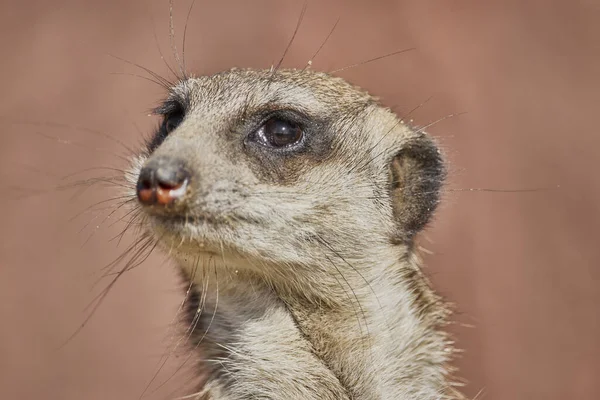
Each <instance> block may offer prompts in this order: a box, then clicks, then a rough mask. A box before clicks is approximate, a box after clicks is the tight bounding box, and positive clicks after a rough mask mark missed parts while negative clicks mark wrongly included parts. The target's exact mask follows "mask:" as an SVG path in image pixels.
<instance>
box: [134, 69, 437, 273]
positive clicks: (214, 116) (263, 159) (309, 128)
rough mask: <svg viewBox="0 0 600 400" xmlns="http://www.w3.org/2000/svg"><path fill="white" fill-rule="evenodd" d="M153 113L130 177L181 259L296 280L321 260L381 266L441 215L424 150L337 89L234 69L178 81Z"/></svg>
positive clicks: (314, 76)
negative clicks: (332, 256)
mask: <svg viewBox="0 0 600 400" xmlns="http://www.w3.org/2000/svg"><path fill="white" fill-rule="evenodd" d="M156 112H157V113H158V114H160V115H162V118H163V120H162V123H161V125H160V127H159V129H158V130H157V132H156V133H155V135H154V136H153V137H152V139H151V140H150V141H149V142H148V145H147V149H146V150H145V151H144V152H143V153H142V154H141V155H140V156H139V157H138V159H137V160H136V161H135V163H134V174H133V175H134V176H136V177H137V182H135V185H136V192H137V197H138V199H139V203H140V205H141V207H142V208H143V210H144V213H145V215H146V220H147V221H148V224H147V225H148V226H149V228H150V229H151V230H152V232H153V233H154V234H155V235H156V236H157V238H158V239H159V240H160V241H161V242H162V243H163V244H164V245H165V246H166V247H167V248H168V249H169V250H170V251H171V252H172V254H173V255H175V256H176V257H178V258H181V259H194V258H195V257H212V258H214V260H215V261H216V262H220V261H223V262H224V264H227V265H230V266H235V268H236V269H237V268H242V267H247V268H258V269H264V268H267V269H268V268H276V267H279V268H280V267H281V266H294V267H296V271H297V270H299V269H300V268H301V267H309V265H306V264H312V265H314V264H318V263H319V261H323V260H325V259H326V258H327V252H328V251H335V252H339V253H340V254H343V256H344V257H349V258H350V259H353V260H356V259H360V258H369V257H371V256H373V257H375V255H376V254H381V251H380V250H381V248H382V247H387V248H389V247H390V246H392V245H393V243H398V242H399V241H401V242H402V241H410V239H411V238H412V236H413V235H414V233H416V232H417V231H418V230H420V229H421V228H422V226H423V225H424V224H425V223H426V222H427V219H428V218H429V216H430V214H431V212H432V211H433V209H434V208H435V204H437V193H438V189H439V185H440V182H441V179H442V177H443V168H442V164H441V160H440V157H439V153H438V151H437V149H436V148H435V146H434V145H433V144H432V142H431V141H430V140H429V139H428V138H427V137H426V136H425V135H424V134H422V133H420V132H416V131H414V130H412V129H411V128H409V127H408V126H406V125H404V124H403V123H402V122H400V121H399V120H398V119H397V118H396V117H395V116H394V114H393V113H391V112H390V111H389V110H387V109H385V108H383V107H381V106H379V105H378V104H377V102H376V101H375V100H374V99H373V98H372V97H370V96H369V95H368V94H366V93H365V92H363V91H361V90H359V89H357V88H355V87H353V86H351V85H350V84H348V83H346V82H345V81H343V80H342V79H340V78H335V77H331V76H329V75H326V74H322V73H316V72H311V71H300V70H283V71H276V72H273V71H255V70H231V71H227V72H223V73H220V74H217V75H213V76H210V77H199V78H189V79H187V80H184V81H182V82H180V83H179V84H178V85H176V86H175V87H173V88H172V90H171V91H170V95H169V97H168V98H167V100H166V101H165V102H164V104H163V105H162V106H160V107H159V108H158V109H157V110H156ZM324 249H328V250H327V251H324ZM274 273H281V271H274Z"/></svg>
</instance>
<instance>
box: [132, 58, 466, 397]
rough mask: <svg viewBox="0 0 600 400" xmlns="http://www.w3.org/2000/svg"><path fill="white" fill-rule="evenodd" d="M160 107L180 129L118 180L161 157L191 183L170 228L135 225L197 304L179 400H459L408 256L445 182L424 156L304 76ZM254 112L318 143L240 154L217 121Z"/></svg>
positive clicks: (257, 76) (375, 111)
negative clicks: (177, 271)
mask: <svg viewBox="0 0 600 400" xmlns="http://www.w3.org/2000/svg"><path fill="white" fill-rule="evenodd" d="M171 97H173V98H185V99H186V101H187V105H186V113H185V118H184V120H183V122H182V123H181V124H180V125H179V126H178V127H177V128H176V129H175V130H174V131H173V132H171V133H170V135H169V136H168V137H167V138H166V140H165V141H164V142H163V143H161V144H160V145H159V146H158V147H157V148H156V149H155V150H154V151H153V152H152V154H149V152H143V153H142V154H141V155H140V156H139V157H138V159H136V160H135V161H134V163H133V166H132V174H131V175H132V176H137V175H138V174H139V170H140V168H141V167H142V166H143V165H144V164H145V163H146V162H147V160H148V159H151V158H152V157H172V156H176V157H178V158H180V159H183V160H185V161H186V163H187V164H188V165H189V167H190V168H191V169H192V170H193V171H194V173H195V174H196V175H195V178H193V179H192V181H191V182H190V189H189V194H188V196H187V197H186V198H185V199H184V202H183V203H182V205H181V207H183V208H182V209H181V210H180V211H178V213H179V214H177V215H178V219H175V218H172V215H157V214H155V213H153V212H152V210H147V211H148V212H147V213H146V214H145V217H144V223H145V225H146V226H147V228H148V230H149V231H150V232H152V233H153V234H154V235H155V236H156V237H157V238H159V239H160V242H161V244H162V246H163V248H165V250H166V251H168V252H169V254H170V255H171V256H172V258H173V259H174V260H176V262H177V263H178V264H179V265H180V266H181V268H182V271H183V272H184V275H185V276H186V278H187V279H188V280H190V281H191V282H192V283H193V285H194V290H195V291H196V292H197V293H198V294H199V297H198V304H197V306H196V309H197V312H196V313H194V312H192V314H194V315H193V316H192V323H194V322H195V323H196V325H194V326H195V327H196V332H195V334H194V335H195V340H196V343H197V346H196V347H197V351H198V354H199V358H200V360H201V366H200V368H201V370H202V371H203V372H204V377H205V378H204V382H203V385H202V387H201V388H199V391H198V393H197V395H195V396H194V397H190V398H199V399H200V398H201V399H214V400H224V399H227V400H238V399H248V398H260V399H282V400H291V399H315V400H316V399H357V400H358V399H360V400H375V399H400V400H408V399H419V400H428V399H431V400H433V399H459V398H462V397H461V396H460V395H459V394H458V392H456V391H455V389H454V388H453V385H452V383H451V380H450V370H449V367H448V363H449V361H450V359H451V357H452V354H453V349H452V346H451V344H450V342H449V341H448V338H447V335H446V334H445V333H444V331H443V327H444V325H445V324H446V319H447V315H448V311H447V309H446V307H445V306H444V304H443V303H442V301H441V300H440V299H439V298H438V297H437V296H436V295H435V294H434V292H433V291H432V290H431V289H430V287H429V284H428V281H427V280H426V278H425V277H424V276H423V275H422V273H421V271H420V268H419V264H420V262H419V259H418V257H417V255H416V254H415V252H414V250H413V247H414V246H413V241H414V235H415V234H416V233H417V232H418V231H419V230H420V229H421V228H422V227H423V225H424V224H425V223H426V222H427V220H428V219H429V216H430V214H431V213H432V212H433V209H434V208H435V205H436V204H437V199H438V196H437V190H438V189H439V187H438V184H439V183H441V180H442V179H443V170H442V169H440V168H441V167H440V166H438V165H437V164H435V163H437V162H439V160H440V158H439V153H438V152H437V149H436V148H435V147H434V145H433V142H431V140H430V139H429V138H427V137H426V136H425V135H424V133H422V132H420V131H418V130H415V129H413V128H411V127H410V126H408V125H406V124H405V123H403V122H402V121H399V120H398V118H397V117H396V116H395V115H394V114H393V113H392V112H391V111H390V110H388V109H386V108H384V107H382V106H380V105H379V104H378V102H377V101H376V99H374V98H372V97H371V96H369V95H368V94H367V93H365V92H363V91H361V90H360V89H358V88H356V87H353V86H351V85H349V84H348V83H346V82H345V81H343V80H342V79H340V78H336V77H332V76H329V75H327V74H322V73H316V72H312V71H298V70H282V71H255V70H231V71H226V72H223V73H220V74H217V75H214V76H208V77H197V78H189V79H186V80H184V81H182V82H181V83H179V84H178V85H177V86H176V87H174V88H173V89H172V94H171ZM265 107H266V108H273V109H286V108H293V109H295V110H300V111H301V112H303V113H304V114H306V115H308V116H310V117H311V118H315V119H319V120H322V121H327V122H326V124H325V123H323V125H322V126H325V125H326V127H327V128H326V130H327V132H328V133H327V134H325V133H323V137H319V138H318V140H317V139H315V140H316V142H315V143H316V144H315V145H314V148H311V151H309V152H306V153H305V154H301V155H297V156H294V157H288V158H286V159H285V160H284V161H282V160H280V159H279V158H276V157H273V158H265V157H267V156H263V155H253V153H252V152H253V151H262V150H252V149H250V148H249V147H247V146H245V145H244V144H243V143H244V142H243V140H242V136H243V135H244V134H243V133H242V132H241V131H240V130H239V129H238V128H232V123H231V121H233V120H235V121H238V123H239V124H241V125H240V126H242V125H243V124H244V123H245V122H246V119H248V120H249V119H251V117H249V116H250V115H252V113H253V112H255V111H256V110H260V109H264V108H265ZM236 126H237V125H236ZM319 126H321V125H319ZM236 129H238V130H236ZM240 129H241V128H240ZM323 129H325V128H323ZM328 135H329V136H328ZM261 154H262V153H261ZM269 157H270V156H269ZM432 163H433V164H432ZM434 164H435V165H434ZM432 166H433V167H432ZM434 167H435V168H434ZM436 168H438V169H436ZM392 180H395V185H396V186H394V182H392ZM132 183H133V184H135V182H132ZM428 185H429V186H428ZM394 187H395V188H394ZM430 192H431V193H430ZM434 192H435V193H434ZM192 311H193V310H192ZM194 351H196V349H194Z"/></svg>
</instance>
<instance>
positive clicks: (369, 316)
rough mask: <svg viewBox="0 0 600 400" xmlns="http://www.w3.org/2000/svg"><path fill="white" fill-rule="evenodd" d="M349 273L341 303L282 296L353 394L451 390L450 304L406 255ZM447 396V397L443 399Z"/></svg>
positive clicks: (417, 394)
mask: <svg viewBox="0 0 600 400" xmlns="http://www.w3.org/2000/svg"><path fill="white" fill-rule="evenodd" d="M371 271H377V273H376V274H373V273H361V274H360V276H358V277H357V276H354V277H352V274H349V275H350V276H346V277H345V280H343V281H342V282H343V283H344V284H346V286H347V289H346V291H347V296H346V299H345V301H344V302H336V303H335V305H333V306H330V307H327V306H323V304H322V303H321V304H314V303H310V302H305V303H302V302H299V301H298V296H290V297H287V296H285V295H284V296H282V299H283V300H284V302H285V303H286V305H287V307H288V309H289V311H290V313H291V314H292V315H293V317H294V320H295V322H296V323H297V324H298V326H299V329H300V330H301V331H302V332H303V334H304V335H306V337H307V338H308V340H309V341H310V342H311V344H312V346H313V349H314V351H315V353H316V354H317V355H318V356H319V357H320V358H321V359H322V360H324V362H325V363H326V365H327V366H328V367H329V368H330V369H331V370H332V371H333V373H334V374H335V376H336V377H337V378H338V379H339V380H340V382H341V383H342V385H343V386H344V387H345V388H347V389H348V391H349V392H350V394H351V396H350V397H351V398H355V399H383V398H394V399H440V398H455V397H451V396H450V395H448V394H447V393H448V389H447V388H448V387H450V385H449V383H448V382H447V379H448V370H447V362H448V361H449V360H448V358H449V356H450V355H451V347H450V344H449V342H448V339H447V337H446V334H445V333H444V332H443V331H441V330H440V328H441V327H442V326H443V325H444V324H445V322H446V317H447V313H448V312H447V309H446V308H445V307H444V305H443V303H442V302H441V300H440V298H438V297H437V296H436V295H435V294H434V293H433V291H432V290H431V289H430V287H429V284H428V282H427V279H426V278H425V277H424V276H423V275H422V273H421V271H420V269H419V261H418V259H417V258H416V257H414V256H409V257H407V258H406V259H405V260H403V261H398V262H396V263H395V264H393V265H379V266H376V267H375V268H371ZM444 396H447V397H444Z"/></svg>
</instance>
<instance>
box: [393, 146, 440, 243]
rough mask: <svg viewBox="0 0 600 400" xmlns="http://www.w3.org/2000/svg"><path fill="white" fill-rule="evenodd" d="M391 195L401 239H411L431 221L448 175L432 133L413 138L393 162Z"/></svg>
mask: <svg viewBox="0 0 600 400" xmlns="http://www.w3.org/2000/svg"><path fill="white" fill-rule="evenodd" d="M390 169H391V181H392V182H391V196H392V202H393V211H394V217H395V219H396V223H397V226H398V230H399V232H398V233H399V237H398V238H397V239H400V240H404V241H406V240H411V239H412V238H413V237H414V236H415V235H416V234H417V233H418V232H419V231H421V230H422V229H423V227H424V226H425V225H426V224H427V222H429V220H430V218H431V215H432V214H433V212H434V211H435V208H436V207H437V205H438V203H439V199H440V189H441V186H442V184H443V182H444V178H445V177H446V170H445V168H444V162H443V159H442V155H441V153H440V151H439V150H438V148H437V146H436V145H435V143H434V142H433V140H431V139H430V138H429V137H428V136H426V135H425V134H421V135H419V136H418V137H415V138H412V139H410V140H409V141H408V142H407V143H406V144H405V145H404V146H403V147H402V149H401V150H400V151H399V152H398V153H397V154H396V155H395V156H394V158H393V159H392V162H391V164H390Z"/></svg>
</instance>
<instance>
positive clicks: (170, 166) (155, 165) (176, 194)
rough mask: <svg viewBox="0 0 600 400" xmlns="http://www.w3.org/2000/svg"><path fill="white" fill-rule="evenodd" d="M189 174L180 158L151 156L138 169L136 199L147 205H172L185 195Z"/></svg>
mask: <svg viewBox="0 0 600 400" xmlns="http://www.w3.org/2000/svg"><path fill="white" fill-rule="evenodd" d="M190 175H191V174H190V172H189V171H188V170H187V168H186V167H185V163H184V162H183V161H182V160H179V159H177V158H173V157H157V158H153V159H152V160H150V161H149V162H148V163H146V165H145V166H144V167H143V168H142V170H141V171H140V175H139V178H138V182H137V185H136V191H137V197H138V200H139V201H140V203H142V204H143V205H147V206H152V205H156V206H169V205H172V204H174V203H175V202H177V201H180V200H181V199H182V198H183V197H184V196H185V194H186V192H187V189H188V184H189V180H190Z"/></svg>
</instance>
